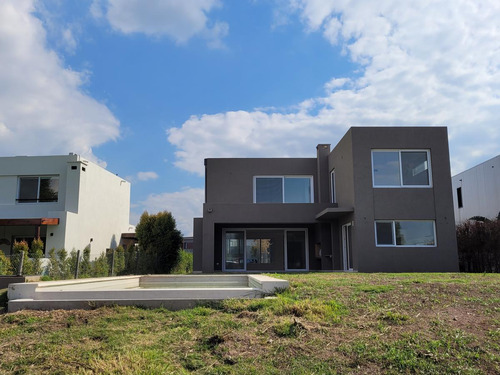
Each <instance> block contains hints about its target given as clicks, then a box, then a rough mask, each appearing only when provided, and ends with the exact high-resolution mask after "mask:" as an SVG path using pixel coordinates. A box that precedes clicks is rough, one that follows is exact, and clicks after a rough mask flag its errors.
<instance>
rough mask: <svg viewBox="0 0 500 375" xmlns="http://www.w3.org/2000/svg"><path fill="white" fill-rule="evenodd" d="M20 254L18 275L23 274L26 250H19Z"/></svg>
mask: <svg viewBox="0 0 500 375" xmlns="http://www.w3.org/2000/svg"><path fill="white" fill-rule="evenodd" d="M19 256H20V259H19V266H18V267H17V276H22V274H23V265H24V264H23V263H24V251H23V250H21V251H20V252H19Z"/></svg>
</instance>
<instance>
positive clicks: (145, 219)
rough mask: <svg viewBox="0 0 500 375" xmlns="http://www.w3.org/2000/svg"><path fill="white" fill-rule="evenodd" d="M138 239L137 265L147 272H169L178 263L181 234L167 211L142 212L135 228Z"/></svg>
mask: <svg viewBox="0 0 500 375" xmlns="http://www.w3.org/2000/svg"><path fill="white" fill-rule="evenodd" d="M135 233H136V236H137V239H138V241H139V252H140V254H139V265H140V268H144V269H143V270H141V271H143V272H144V271H145V272H148V273H170V271H171V270H172V269H173V267H175V265H176V264H177V263H178V259H179V250H180V248H181V246H182V235H181V232H180V231H179V230H177V228H176V224H175V219H174V218H173V216H172V214H171V213H170V212H167V211H162V212H159V213H157V214H155V215H150V214H149V213H148V212H144V213H143V214H142V216H141V219H140V221H139V224H137V227H136V229H135Z"/></svg>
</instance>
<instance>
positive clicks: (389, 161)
mask: <svg viewBox="0 0 500 375" xmlns="http://www.w3.org/2000/svg"><path fill="white" fill-rule="evenodd" d="M372 154H373V184H374V186H400V185H401V179H400V176H399V152H398V151H373V153H372Z"/></svg>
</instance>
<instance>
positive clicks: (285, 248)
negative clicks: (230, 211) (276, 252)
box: [222, 227, 309, 273]
mask: <svg viewBox="0 0 500 375" xmlns="http://www.w3.org/2000/svg"><path fill="white" fill-rule="evenodd" d="M252 230H280V231H283V262H284V264H283V267H284V268H283V270H274V271H275V272H296V271H309V229H308V228H303V227H299V228H273V227H264V228H254V227H248V228H245V227H242V228H223V229H222V271H223V272H234V273H237V272H254V271H248V270H247V252H246V242H247V231H252ZM289 231H291V232H304V233H305V249H304V251H305V255H306V259H305V260H306V268H288V243H287V233H288V232H289ZM227 232H243V247H244V249H243V265H244V266H243V268H237V269H233V268H226V241H225V238H226V233H227ZM274 271H273V270H263V271H258V272H274Z"/></svg>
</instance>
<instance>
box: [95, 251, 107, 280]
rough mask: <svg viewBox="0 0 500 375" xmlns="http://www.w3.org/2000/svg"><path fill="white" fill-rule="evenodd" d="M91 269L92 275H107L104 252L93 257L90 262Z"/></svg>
mask: <svg viewBox="0 0 500 375" xmlns="http://www.w3.org/2000/svg"><path fill="white" fill-rule="evenodd" d="M91 270H92V272H91V276H92V277H105V276H109V264H108V259H107V257H106V254H105V253H102V254H101V255H100V256H99V257H98V258H95V260H94V261H93V262H92V265H91Z"/></svg>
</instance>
